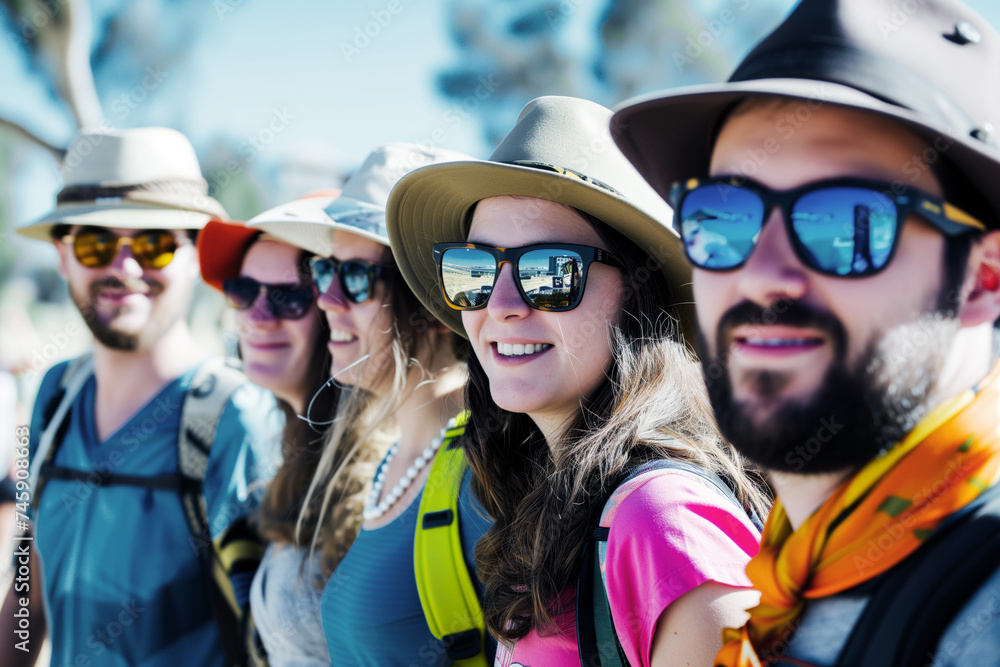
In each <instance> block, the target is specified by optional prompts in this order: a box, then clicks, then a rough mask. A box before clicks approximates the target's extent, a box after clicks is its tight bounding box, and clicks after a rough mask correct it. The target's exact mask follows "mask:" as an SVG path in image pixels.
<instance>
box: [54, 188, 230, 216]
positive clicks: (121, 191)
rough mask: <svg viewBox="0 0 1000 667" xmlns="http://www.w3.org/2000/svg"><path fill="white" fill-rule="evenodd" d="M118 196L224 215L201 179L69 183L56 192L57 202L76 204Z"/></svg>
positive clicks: (139, 201)
mask: <svg viewBox="0 0 1000 667" xmlns="http://www.w3.org/2000/svg"><path fill="white" fill-rule="evenodd" d="M106 199H118V200H123V201H129V202H135V203H140V204H153V205H157V206H168V207H170V208H179V209H184V210H190V211H197V212H199V213H205V214H207V215H211V216H214V217H217V218H222V219H225V218H226V217H227V216H226V213H225V211H224V210H223V208H222V206H221V204H219V203H218V202H217V201H215V200H214V199H213V198H211V197H209V196H208V194H207V193H206V188H205V184H204V182H203V181H202V182H199V181H191V180H182V179H171V180H160V181H148V182H145V183H134V184H129V185H72V186H68V187H65V188H63V189H62V190H61V191H60V192H59V194H58V195H57V196H56V204H57V205H64V204H75V203H83V202H97V201H99V200H106Z"/></svg>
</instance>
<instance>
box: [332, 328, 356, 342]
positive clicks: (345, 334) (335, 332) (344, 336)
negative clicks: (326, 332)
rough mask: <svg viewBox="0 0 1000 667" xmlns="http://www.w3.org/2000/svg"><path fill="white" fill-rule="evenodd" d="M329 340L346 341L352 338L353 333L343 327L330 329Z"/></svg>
mask: <svg viewBox="0 0 1000 667" xmlns="http://www.w3.org/2000/svg"><path fill="white" fill-rule="evenodd" d="M330 340H332V341H333V342H334V343H347V342H350V341H352V340H354V334H352V333H350V332H349V331H344V330H343V329H330Z"/></svg>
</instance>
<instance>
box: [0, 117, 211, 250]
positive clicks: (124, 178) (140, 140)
mask: <svg viewBox="0 0 1000 667" xmlns="http://www.w3.org/2000/svg"><path fill="white" fill-rule="evenodd" d="M61 173H62V177H63V187H62V190H60V191H59V194H58V195H57V196H56V208H55V210H54V211H52V212H51V213H49V214H47V215H45V216H43V217H41V218H39V219H38V220H35V221H34V222H31V223H29V224H28V225H25V226H23V227H20V228H18V229H17V230H16V231H17V232H18V233H19V234H21V235H23V236H27V237H28V238H33V239H37V240H40V241H48V240H51V231H52V228H53V227H54V226H56V225H62V224H66V225H87V226H95V227H121V228H125V229H201V228H202V227H204V226H205V224H206V223H207V222H208V221H209V220H213V219H219V220H226V219H228V217H229V216H228V215H227V214H226V211H225V209H224V208H223V207H222V204H220V203H219V202H218V201H216V200H215V199H213V198H212V197H210V196H209V195H208V183H207V182H206V181H205V179H204V178H203V177H202V175H201V168H200V167H199V166H198V157H197V156H196V155H195V152H194V148H193V147H192V146H191V142H190V141H188V139H187V137H185V136H184V135H183V134H181V133H180V132H178V131H177V130H172V129H170V128H166V127H142V128H134V129H127V130H108V131H99V132H83V133H81V134H80V135H79V136H78V137H77V138H76V139H75V140H74V141H73V143H72V145H70V147H69V149H68V150H67V152H66V157H65V158H64V160H63V164H62V166H61Z"/></svg>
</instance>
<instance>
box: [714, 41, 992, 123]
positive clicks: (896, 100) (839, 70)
mask: <svg viewBox="0 0 1000 667" xmlns="http://www.w3.org/2000/svg"><path fill="white" fill-rule="evenodd" d="M783 78H788V79H810V80H816V81H828V82H830V83H837V84H840V85H844V86H848V87H850V88H854V89H856V90H860V91H861V92H863V93H867V94H868V95H871V96H872V97H875V98H877V99H879V100H882V101H884V102H887V103H889V104H892V105H895V106H899V107H903V108H906V109H910V110H911V111H916V112H918V113H920V114H922V115H924V116H927V117H929V118H931V119H933V120H935V121H937V122H939V123H942V124H944V125H945V126H946V127H948V128H952V129H953V130H957V131H960V132H962V133H964V134H966V136H969V137H975V138H977V139H980V140H986V139H988V137H987V136H986V135H985V134H983V133H980V132H977V130H978V129H980V128H978V127H977V126H976V123H975V122H974V121H973V120H972V119H971V118H970V117H969V116H968V114H966V113H965V112H964V111H963V110H962V109H961V108H959V107H958V106H957V105H955V104H954V103H953V102H952V101H951V99H950V98H949V96H948V95H946V94H945V93H944V92H943V91H941V90H940V89H939V88H938V87H937V86H935V85H933V84H931V83H930V82H928V81H927V80H926V79H924V78H923V77H921V76H920V75H918V74H917V73H916V72H914V71H913V70H911V69H910V68H908V67H906V66H904V65H901V64H900V63H897V62H896V61H894V60H890V59H888V58H885V57H882V56H879V55H877V54H874V53H869V52H865V51H860V50H858V49H855V48H853V47H851V46H848V45H844V44H800V45H796V46H794V47H792V48H785V49H780V50H776V51H770V52H767V53H762V54H751V55H750V56H749V57H748V58H747V59H746V60H745V61H744V62H743V64H742V65H740V66H739V67H738V68H737V69H736V71H735V72H733V75H732V76H731V77H730V78H729V81H730V82H731V83H736V82H744V81H754V80H759V79H783ZM986 143H992V142H991V141H986Z"/></svg>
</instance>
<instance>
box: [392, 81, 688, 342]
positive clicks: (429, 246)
mask: <svg viewBox="0 0 1000 667" xmlns="http://www.w3.org/2000/svg"><path fill="white" fill-rule="evenodd" d="M610 120H611V110H610V109H606V108H604V107H602V106H601V105H599V104H595V103H593V102H589V101H587V100H582V99H578V98H573V97H556V96H551V97H540V98H538V99H535V100H533V101H531V102H529V103H528V104H527V106H525V107H524V109H523V110H522V111H521V114H520V116H519V117H518V120H517V123H516V124H515V125H514V128H513V129H512V130H511V131H510V133H509V134H508V135H507V136H506V137H504V139H503V141H502V142H501V143H500V145H499V146H498V147H497V149H496V150H495V151H494V152H493V155H491V156H490V159H489V161H483V160H477V161H466V162H454V163H449V164H441V165H434V166H430V167H424V168H422V169H417V170H416V171H414V172H412V173H410V174H408V175H406V176H404V177H403V178H402V179H401V180H400V181H399V183H398V184H397V185H396V187H395V188H393V191H392V193H391V194H390V195H389V205H388V207H387V209H386V214H387V222H388V229H389V240H390V241H391V244H392V251H393V254H394V255H395V258H396V264H397V265H398V266H399V269H400V271H401V272H402V274H403V277H404V278H405V279H406V281H407V283H409V285H410V288H411V289H412V290H413V292H414V293H415V294H416V295H417V297H418V298H419V299H420V301H421V302H422V303H423V304H424V305H425V306H426V307H427V308H428V309H429V310H430V311H431V312H432V313H433V314H434V315H435V316H436V317H437V318H438V319H439V320H441V321H442V322H444V323H445V324H446V325H448V326H449V327H450V328H451V329H452V330H454V331H455V332H457V333H459V334H461V335H462V336H465V335H466V334H465V328H464V327H463V326H462V313H461V311H458V310H454V309H452V308H451V307H449V306H448V304H447V303H446V302H445V300H444V296H443V294H442V292H441V286H440V283H439V281H438V269H437V266H436V263H435V261H434V255H433V245H434V244H435V243H446V242H453V241H454V242H464V241H465V240H466V239H467V238H468V234H469V224H470V216H469V211H470V210H471V209H472V207H473V206H474V205H475V204H476V202H479V201H481V200H483V199H487V198H489V197H497V196H503V195H514V196H523V197H537V198H539V199H546V200H548V201H552V202H556V203H559V204H565V205H567V206H572V207H573V208H576V209H579V210H581V211H585V212H587V213H589V214H590V215H592V216H594V217H596V218H598V219H600V220H601V221H602V222H604V223H606V224H607V225H609V226H610V227H612V228H614V229H616V230H618V231H619V232H621V233H622V234H624V235H625V236H627V237H628V238H629V239H631V240H632V241H633V242H635V243H636V244H637V245H638V246H639V247H640V248H642V249H643V250H645V251H646V252H647V253H648V254H649V256H650V258H651V259H653V260H654V261H655V262H656V265H657V266H658V267H659V270H660V271H662V273H663V274H664V275H665V276H666V278H667V281H668V283H669V284H670V286H671V290H672V292H671V294H670V295H669V299H668V300H669V302H670V303H672V304H674V305H675V306H676V307H677V308H678V310H679V313H680V315H681V318H682V323H683V325H684V330H685V334H686V335H689V334H691V333H692V332H693V331H694V329H693V328H692V325H693V322H694V320H693V310H692V309H691V307H690V306H691V292H690V282H691V271H690V268H689V267H688V265H687V263H686V262H685V260H684V252H683V248H682V246H681V243H680V239H679V238H678V236H677V233H676V232H674V230H673V229H671V227H670V221H671V218H672V213H671V211H670V208H669V207H668V206H667V205H666V204H665V203H664V201H663V200H662V199H661V198H660V197H659V196H658V195H657V194H656V192H654V191H653V190H652V188H650V187H649V186H648V185H647V184H646V182H645V181H643V179H642V177H641V176H640V175H639V173H638V172H637V171H636V170H635V168H634V167H632V165H631V164H629V162H628V160H626V159H625V157H624V156H623V155H622V154H621V152H620V151H619V150H618V149H617V147H616V146H615V144H614V141H613V140H612V137H611V132H610V130H609V121H610ZM554 169H555V170H561V171H563V172H565V173H559V172H558V171H555V170H554ZM574 172H575V173H574ZM688 340H689V341H693V338H688Z"/></svg>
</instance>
